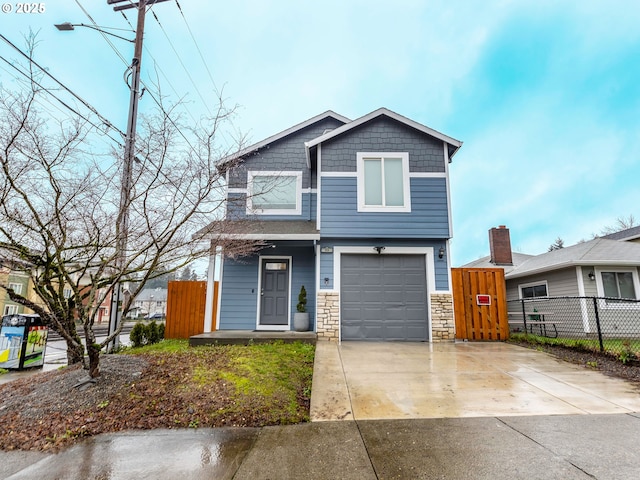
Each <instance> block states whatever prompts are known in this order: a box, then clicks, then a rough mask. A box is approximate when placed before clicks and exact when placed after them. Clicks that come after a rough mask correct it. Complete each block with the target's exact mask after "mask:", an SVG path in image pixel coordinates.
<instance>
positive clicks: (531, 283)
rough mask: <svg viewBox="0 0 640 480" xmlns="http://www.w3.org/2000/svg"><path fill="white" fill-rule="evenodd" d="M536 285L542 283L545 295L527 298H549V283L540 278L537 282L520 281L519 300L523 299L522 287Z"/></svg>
mask: <svg viewBox="0 0 640 480" xmlns="http://www.w3.org/2000/svg"><path fill="white" fill-rule="evenodd" d="M538 285H544V287H545V289H546V290H547V295H546V296H545V297H527V298H549V283H548V282H547V281H546V280H540V281H539V282H529V283H522V284H520V285H518V296H519V297H520V300H523V299H524V297H523V296H522V289H523V288H527V287H535V286H538Z"/></svg>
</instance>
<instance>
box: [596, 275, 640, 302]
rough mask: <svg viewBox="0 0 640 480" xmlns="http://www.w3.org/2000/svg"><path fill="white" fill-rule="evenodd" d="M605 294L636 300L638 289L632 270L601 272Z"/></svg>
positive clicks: (610, 296) (609, 296) (611, 296)
mask: <svg viewBox="0 0 640 480" xmlns="http://www.w3.org/2000/svg"><path fill="white" fill-rule="evenodd" d="M601 275H602V287H603V288H604V296H605V297H607V298H619V299H631V300H635V299H636V298H637V297H636V289H635V286H634V282H633V273H632V272H601Z"/></svg>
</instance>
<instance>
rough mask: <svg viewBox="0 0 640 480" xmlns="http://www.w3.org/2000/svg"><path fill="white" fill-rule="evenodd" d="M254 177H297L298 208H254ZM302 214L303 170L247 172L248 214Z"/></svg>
mask: <svg viewBox="0 0 640 480" xmlns="http://www.w3.org/2000/svg"><path fill="white" fill-rule="evenodd" d="M253 177H295V178H296V208H295V209H285V208H269V209H266V208H254V207H253ZM301 214H302V172H300V171H259V170H257V171H249V172H247V215H301Z"/></svg>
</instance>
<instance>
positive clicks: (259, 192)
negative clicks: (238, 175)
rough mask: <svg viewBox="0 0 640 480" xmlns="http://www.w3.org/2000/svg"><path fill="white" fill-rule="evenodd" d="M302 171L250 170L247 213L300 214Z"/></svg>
mask: <svg viewBox="0 0 640 480" xmlns="http://www.w3.org/2000/svg"><path fill="white" fill-rule="evenodd" d="M301 212H302V172H249V173H248V177H247V214H249V215H256V214H258V215H300V214H301Z"/></svg>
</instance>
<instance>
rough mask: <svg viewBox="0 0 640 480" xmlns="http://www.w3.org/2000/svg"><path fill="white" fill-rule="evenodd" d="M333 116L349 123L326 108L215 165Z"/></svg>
mask: <svg viewBox="0 0 640 480" xmlns="http://www.w3.org/2000/svg"><path fill="white" fill-rule="evenodd" d="M329 117H332V118H335V119H336V120H339V121H341V122H344V123H349V122H350V121H351V120H349V119H348V118H347V117H344V116H342V115H340V114H338V113H336V112H334V111H333V110H327V111H326V112H323V113H321V114H319V115H316V116H315V117H312V118H309V119H308V120H305V121H304V122H301V123H298V124H297V125H294V126H292V127H289V128H287V129H286V130H283V131H281V132H279V133H276V134H275V135H271V136H270V137H268V138H265V139H264V140H261V141H260V142H258V143H254V144H253V145H250V146H248V147H246V148H243V149H241V150H239V151H238V152H236V153H233V154H231V155H227V156H226V157H224V158H221V159H220V160H218V162H216V165H224V164H225V163H226V162H229V161H231V160H235V159H237V158H240V157H244V156H245V155H248V154H249V153H252V152H255V151H256V150H259V149H261V148H262V147H264V146H265V145H268V144H270V143H273V142H275V141H277V140H280V139H281V138H284V137H286V136H288V135H291V134H292V133H295V132H297V131H298V130H302V129H303V128H306V127H308V126H309V125H313V124H314V123H316V122H318V121H320V120H323V119H325V118H329Z"/></svg>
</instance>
